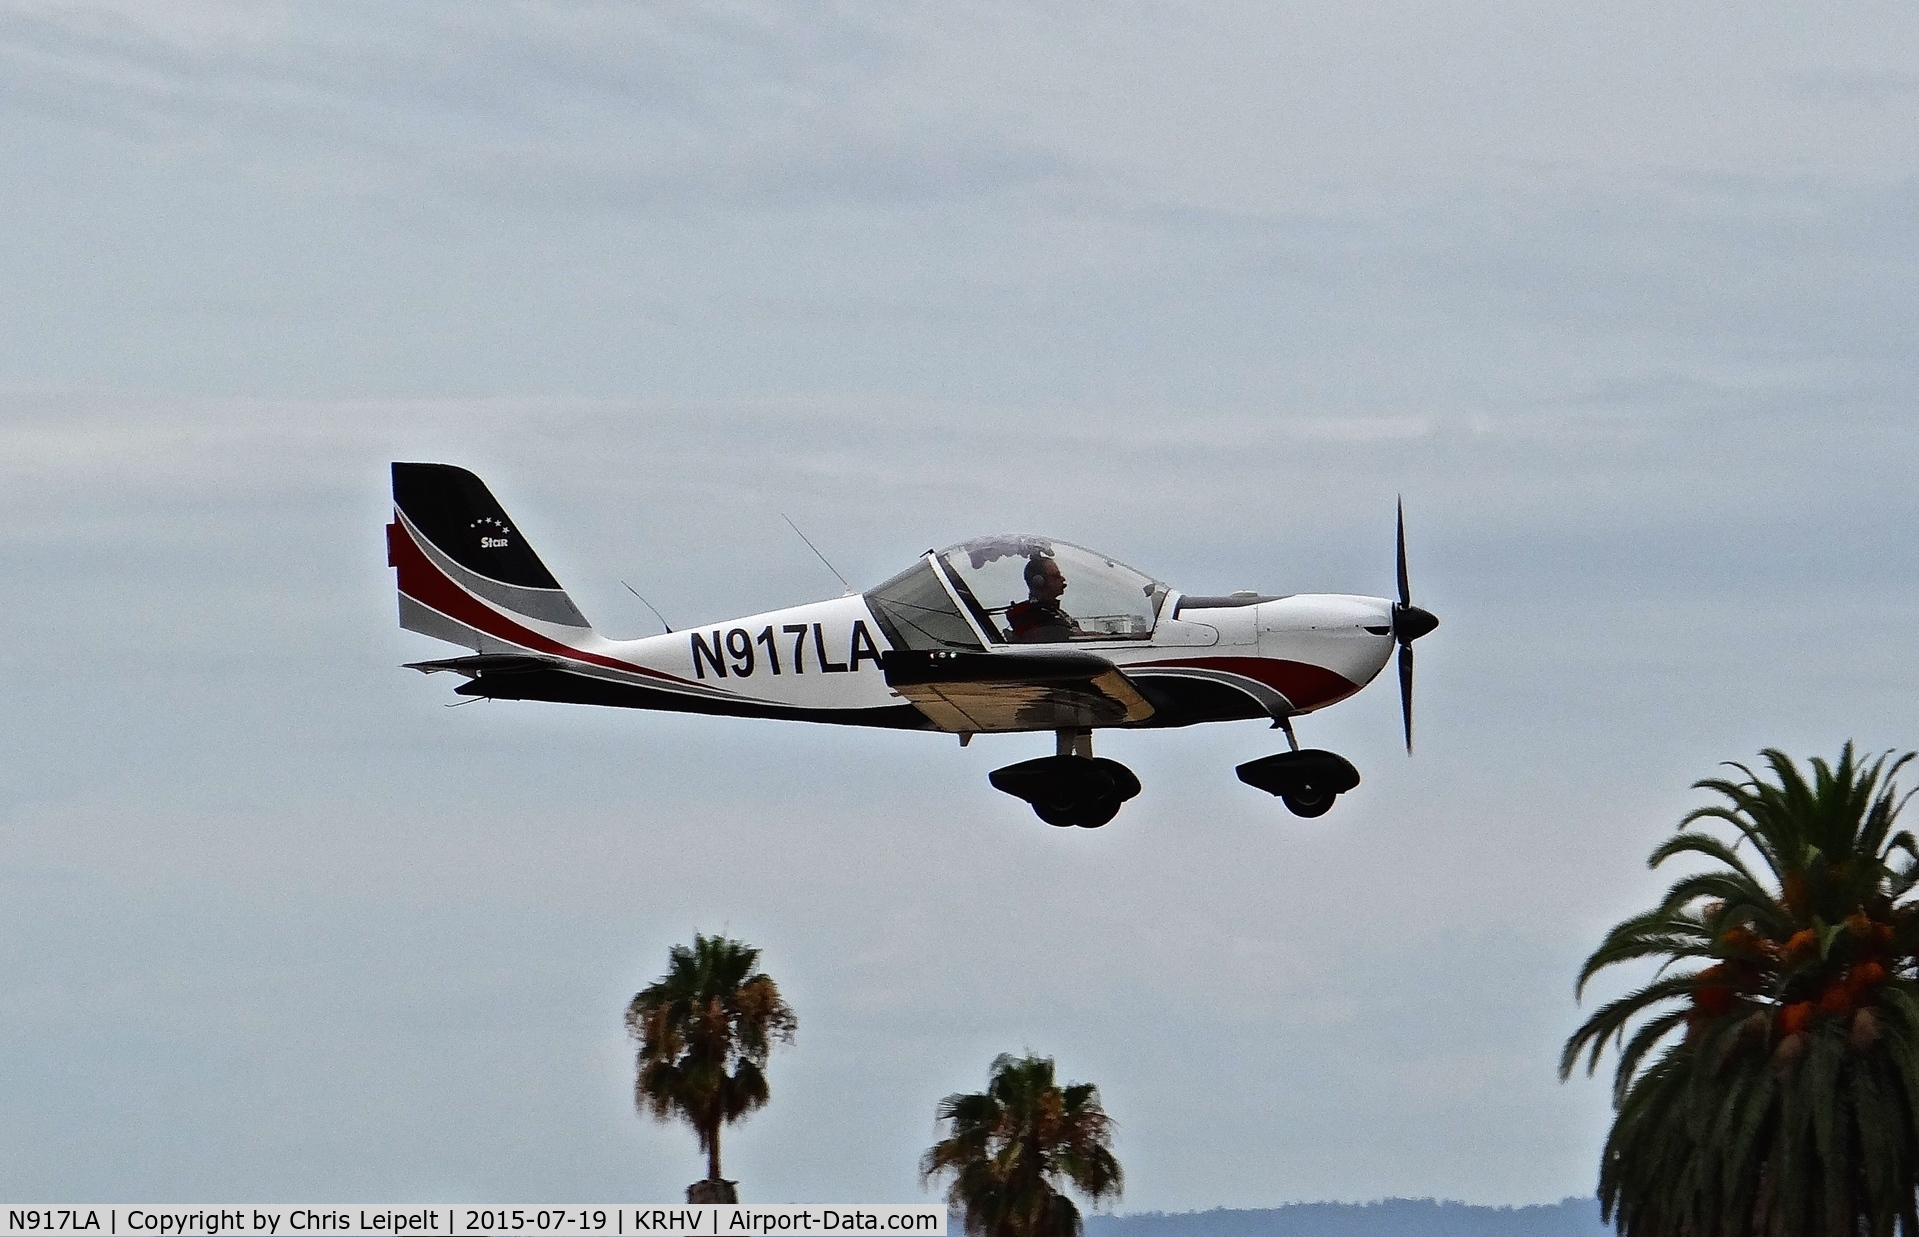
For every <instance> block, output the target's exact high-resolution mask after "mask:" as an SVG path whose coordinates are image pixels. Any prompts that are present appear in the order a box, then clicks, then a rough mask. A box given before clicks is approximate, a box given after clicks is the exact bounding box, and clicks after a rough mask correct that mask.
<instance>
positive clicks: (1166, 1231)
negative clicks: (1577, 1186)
mask: <svg viewBox="0 0 1919 1237" xmlns="http://www.w3.org/2000/svg"><path fill="white" fill-rule="evenodd" d="M1611 1233H1612V1226H1611V1225H1609V1224H1607V1223H1605V1222H1604V1221H1603V1220H1601V1219H1600V1218H1599V1203H1598V1200H1596V1199H1591V1198H1568V1199H1563V1200H1561V1201H1560V1202H1557V1203H1541V1204H1538V1205H1535V1206H1530V1207H1472V1206H1468V1205H1467V1204H1465V1203H1449V1202H1439V1201H1436V1200H1434V1199H1430V1198H1388V1199H1385V1200H1382V1201H1380V1202H1376V1203H1292V1204H1289V1205H1287V1206H1284V1207H1269V1208H1265V1209H1263V1210H1246V1211H1228V1210H1224V1209H1214V1210H1212V1211H1187V1212H1178V1213H1174V1214H1167V1213H1164V1212H1158V1211H1147V1212H1141V1213H1140V1214H1138V1215H1128V1216H1103V1215H1090V1216H1087V1217H1086V1237H1610V1235H1611Z"/></svg>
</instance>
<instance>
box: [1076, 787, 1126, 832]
mask: <svg viewBox="0 0 1919 1237" xmlns="http://www.w3.org/2000/svg"><path fill="white" fill-rule="evenodd" d="M1124 802H1126V801H1125V800H1124V799H1122V798H1120V797H1119V796H1118V795H1102V796H1100V797H1099V798H1097V799H1089V800H1087V801H1086V802H1085V803H1082V804H1080V808H1079V818H1078V819H1077V820H1075V821H1074V822H1073V823H1074V824H1076V825H1078V826H1079V827H1080V828H1082V829H1097V828H1099V827H1100V826H1102V825H1104V824H1105V823H1106V822H1107V821H1109V820H1111V819H1113V817H1115V816H1117V815H1119V806H1120V804H1122V803H1124Z"/></svg>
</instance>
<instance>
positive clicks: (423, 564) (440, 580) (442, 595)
mask: <svg viewBox="0 0 1919 1237" xmlns="http://www.w3.org/2000/svg"><path fill="white" fill-rule="evenodd" d="M387 560H388V562H390V563H391V564H392V565H393V566H394V567H396V568H398V570H399V573H400V591H401V592H402V593H405V594H406V595H407V596H408V597H411V598H412V599H413V600H415V601H417V602H419V603H420V604H421V605H423V606H431V607H432V608H433V609H435V610H438V611H439V612H440V613H442V614H444V615H446V616H447V617H448V618H452V619H457V620H459V621H460V622H462V623H465V624H466V625H467V626H468V627H472V628H475V629H477V630H478V631H480V632H482V633H484V634H486V635H489V636H492V637H493V638H494V639H496V640H505V641H507V642H509V643H511V644H517V645H519V646H520V647H521V648H523V649H527V650H530V651H532V652H536V653H548V654H552V655H553V656H556V657H564V658H567V659H568V660H570V661H577V662H584V663H586V664H588V665H593V666H604V667H606V668H607V669H609V670H623V671H625V672H627V673H628V674H643V675H649V676H651V677H653V678H656V679H665V680H666V681H667V682H669V683H686V682H687V680H685V679H682V678H680V677H679V676H677V675H672V674H668V673H666V672H665V671H664V670H655V669H653V668H652V667H650V666H639V665H635V664H633V663H632V662H626V661H620V660H618V659H616V658H612V657H602V656H600V655H599V654H597V653H586V652H582V651H581V650H579V649H576V648H572V647H570V646H568V645H565V644H561V643H560V642H559V641H557V640H554V639H552V638H551V637H548V636H543V635H541V634H540V633H539V632H537V631H533V630H531V629H529V628H526V627H522V626H520V625H519V624H518V623H516V622H514V621H513V620H512V619H510V618H507V617H506V616H505V615H503V614H501V613H500V612H499V611H498V610H495V609H493V608H492V607H491V606H488V605H486V604H485V603H483V602H481V601H480V600H479V599H478V598H476V597H475V596H473V594H471V593H469V592H467V591H466V590H465V589H463V588H461V587H460V586H459V585H458V584H456V583H454V582H453V581H452V580H449V579H447V577H446V573H445V572H443V571H441V570H440V569H439V568H438V567H436V566H434V565H433V560H432V559H430V558H428V557H427V556H426V554H425V553H424V552H423V551H422V550H421V549H420V547H419V545H418V544H417V543H415V541H414V540H413V534H412V533H411V532H409V531H408V530H407V529H406V528H405V527H404V526H403V525H401V524H400V522H399V521H398V519H395V521H394V523H393V525H392V526H391V532H390V533H389V535H388V537H387ZM687 685H688V686H692V684H690V683H688V684H687Z"/></svg>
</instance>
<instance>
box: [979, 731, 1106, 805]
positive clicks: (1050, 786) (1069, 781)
mask: <svg viewBox="0 0 1919 1237" xmlns="http://www.w3.org/2000/svg"><path fill="white" fill-rule="evenodd" d="M986 777H987V780H988V781H990V782H991V783H992V784H993V787H994V789H996V790H1003V791H1005V792H1006V793H1007V794H1009V795H1012V796H1013V797H1014V798H1016V799H1024V800H1025V801H1026V802H1027V803H1029V804H1031V805H1032V808H1033V814H1034V815H1035V816H1037V817H1039V818H1040V819H1041V820H1043V821H1045V822H1046V823H1047V824H1049V825H1055V826H1058V827H1059V828H1062V829H1067V828H1073V827H1078V828H1081V829H1097V828H1099V827H1100V826H1101V825H1104V824H1105V823H1106V822H1107V821H1109V820H1111V819H1113V817H1115V816H1117V815H1119V809H1120V807H1121V805H1123V804H1124V803H1125V802H1126V801H1127V800H1128V799H1131V798H1132V797H1133V796H1134V795H1137V794H1138V793H1139V778H1138V777H1136V776H1134V774H1133V771H1132V770H1131V769H1129V768H1127V767H1126V766H1125V765H1123V764H1121V763H1119V761H1117V760H1106V759H1103V758H1101V757H1098V756H1095V755H1093V736H1092V732H1091V731H1086V730H1062V731H1060V732H1059V754H1058V755H1055V756H1042V757H1040V758H1039V759H1037V760H1022V761H1021V762H1020V763H1018V764H1016V765H1007V766H1006V767H1005V768H1003V769H995V770H993V771H992V772H991V773H989V774H987V775H986Z"/></svg>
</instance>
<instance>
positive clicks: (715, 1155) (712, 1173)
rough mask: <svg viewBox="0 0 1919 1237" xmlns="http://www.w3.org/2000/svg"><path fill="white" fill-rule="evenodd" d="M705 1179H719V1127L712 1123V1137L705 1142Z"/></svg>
mask: <svg viewBox="0 0 1919 1237" xmlns="http://www.w3.org/2000/svg"><path fill="white" fill-rule="evenodd" d="M706 1179H707V1180H708V1181H718V1180H719V1179H720V1126H719V1123H718V1122H714V1124H713V1130H712V1136H711V1137H710V1138H708V1139H707V1140H706Z"/></svg>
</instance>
